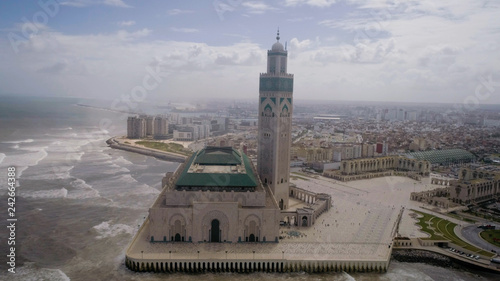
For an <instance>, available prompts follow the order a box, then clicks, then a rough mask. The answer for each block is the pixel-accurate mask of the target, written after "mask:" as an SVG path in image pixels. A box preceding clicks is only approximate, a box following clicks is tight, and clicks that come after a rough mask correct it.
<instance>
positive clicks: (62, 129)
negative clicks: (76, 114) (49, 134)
mask: <svg viewBox="0 0 500 281" xmlns="http://www.w3.org/2000/svg"><path fill="white" fill-rule="evenodd" d="M51 130H56V131H69V130H73V128H71V127H66V128H51Z"/></svg>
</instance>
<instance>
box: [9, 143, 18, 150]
mask: <svg viewBox="0 0 500 281" xmlns="http://www.w3.org/2000/svg"><path fill="white" fill-rule="evenodd" d="M11 148H13V149H18V148H19V144H17V143H16V144H14V145H13V146H11Z"/></svg>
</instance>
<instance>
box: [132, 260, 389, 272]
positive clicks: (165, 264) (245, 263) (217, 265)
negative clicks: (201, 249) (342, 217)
mask: <svg viewBox="0 0 500 281" xmlns="http://www.w3.org/2000/svg"><path fill="white" fill-rule="evenodd" d="M125 265H126V266H127V267H128V268H129V269H130V270H133V271H139V272H188V273H189V272H190V273H195V272H241V273H248V272H309V273H320V272H342V271H345V272H380V273H382V272H387V267H388V266H389V261H354V260H346V261H315V260H302V261H300V260H231V259H229V260H196V261H193V260H177V259H174V260H134V259H131V258H129V257H127V258H126V260H125Z"/></svg>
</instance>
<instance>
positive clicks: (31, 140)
mask: <svg viewBox="0 0 500 281" xmlns="http://www.w3.org/2000/svg"><path fill="white" fill-rule="evenodd" d="M34 141H35V140H33V139H26V140H18V141H3V142H2V143H30V142H34Z"/></svg>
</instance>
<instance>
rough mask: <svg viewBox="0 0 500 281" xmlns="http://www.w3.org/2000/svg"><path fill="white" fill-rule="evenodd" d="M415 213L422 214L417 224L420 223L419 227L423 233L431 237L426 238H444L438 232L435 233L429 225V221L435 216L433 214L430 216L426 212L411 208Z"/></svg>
mask: <svg viewBox="0 0 500 281" xmlns="http://www.w3.org/2000/svg"><path fill="white" fill-rule="evenodd" d="M413 211H414V212H415V213H418V214H419V215H422V216H423V217H421V218H419V219H418V222H417V224H418V225H420V229H421V230H422V231H423V232H425V233H428V234H429V235H430V236H431V237H429V238H426V239H430V240H443V239H444V238H443V237H442V236H440V235H438V234H436V233H435V232H434V230H432V229H431V228H430V227H429V226H430V225H431V221H432V219H433V218H435V217H434V216H431V215H429V214H426V213H421V212H418V211H415V210H413Z"/></svg>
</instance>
